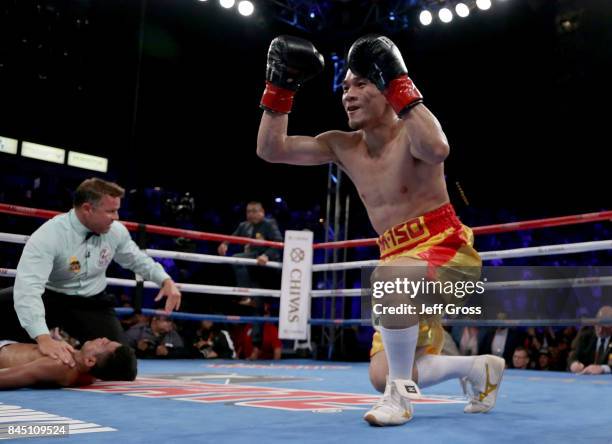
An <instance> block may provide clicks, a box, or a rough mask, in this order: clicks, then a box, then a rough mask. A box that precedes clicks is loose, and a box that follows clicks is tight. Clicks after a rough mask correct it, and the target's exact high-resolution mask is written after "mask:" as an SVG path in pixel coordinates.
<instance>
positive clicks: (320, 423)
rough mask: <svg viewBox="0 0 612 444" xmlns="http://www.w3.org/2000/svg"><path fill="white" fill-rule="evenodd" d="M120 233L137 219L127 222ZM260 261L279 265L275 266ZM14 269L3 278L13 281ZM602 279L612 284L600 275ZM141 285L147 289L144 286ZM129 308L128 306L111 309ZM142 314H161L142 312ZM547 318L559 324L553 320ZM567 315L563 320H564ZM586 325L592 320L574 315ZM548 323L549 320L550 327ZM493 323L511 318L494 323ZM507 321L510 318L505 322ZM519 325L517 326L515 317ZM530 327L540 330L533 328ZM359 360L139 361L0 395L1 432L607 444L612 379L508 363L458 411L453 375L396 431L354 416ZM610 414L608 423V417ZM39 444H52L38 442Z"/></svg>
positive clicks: (361, 386) (364, 382) (608, 244)
mask: <svg viewBox="0 0 612 444" xmlns="http://www.w3.org/2000/svg"><path fill="white" fill-rule="evenodd" d="M0 212H2V213H8V214H13V215H19V216H33V217H39V218H49V217H53V216H54V215H55V214H57V213H55V212H51V211H47V210H36V209H31V208H24V207H17V206H13V205H6V204H0ZM610 219H612V212H610V211H608V212H600V213H591V214H587V215H578V216H568V217H563V218H554V219H546V220H538V221H527V222H517V223H512V224H503V225H495V226H487V227H476V228H475V229H474V232H475V234H476V235H480V234H490V233H501V232H507V231H516V230H523V229H534V228H545V227H551V226H560V225H571V224H576V223H588V222H596V221H602V220H610ZM125 224H126V226H127V227H128V229H131V230H136V229H138V228H140V229H142V225H140V224H135V223H125ZM145 229H146V230H147V232H151V233H157V234H163V235H170V236H180V237H186V238H190V239H198V240H208V241H228V242H235V243H242V244H245V243H251V244H261V245H270V246H275V247H282V244H280V243H271V242H265V241H257V240H253V239H243V238H235V237H232V236H224V235H219V234H213V233H201V232H195V231H189V230H181V229H174V228H169V227H157V226H146V228H145ZM26 240H27V236H26V235H23V234H14V233H0V241H3V242H10V243H15V244H23V243H25V242H26ZM373 243H374V240H373V239H368V240H358V241H347V242H332V243H326V244H315V245H314V248H315V249H320V248H349V247H354V246H363V245H373ZM598 250H599V251H602V250H612V240H603V241H593V242H582V243H573V244H560V245H549V246H542V247H525V248H517V249H513V250H504V251H489V252H483V253H481V256H482V258H483V260H485V261H487V260H492V259H500V258H518V257H530V256H544V255H551V254H554V255H560V254H572V253H579V252H589V251H598ZM146 252H147V253H148V254H149V255H151V256H152V257H155V258H164V257H165V258H172V259H175V260H185V261H195V262H206V263H225V264H245V265H254V264H255V263H256V261H255V260H254V259H238V258H231V257H219V256H211V255H202V254H195V253H182V252H173V251H162V250H146ZM376 262H377V261H359V262H350V263H338V264H316V265H313V269H312V270H313V272H321V271H337V270H346V269H350V268H359V267H363V266H372V265H375V264H376ZM267 266H269V267H273V268H282V264H281V263H274V262H271V263H269V264H268V265H267ZM14 275H15V270H14V269H0V276H2V277H7V278H10V277H14ZM108 283H109V285H120V286H136V285H137V283H136V281H135V280H129V279H116V278H109V279H108ZM599 284H601V285H610V283H608V282H607V281H606V280H605V279H601V280H600V282H599ZM144 286H145V288H155V285H154V284H152V283H148V282H145V283H144ZM178 286H179V288H180V289H181V290H182V291H183V292H190V293H201V294H224V295H234V296H268V297H270V296H272V297H280V291H279V290H267V289H244V288H236V287H223V286H213V285H202V284H190V283H179V284H178ZM360 295H361V289H335V290H334V289H332V290H313V291H312V292H311V297H312V298H325V297H330V296H338V297H352V296H360ZM118 311H119V312H120V313H125V314H127V313H129V312H130V311H129V309H118ZM143 313H145V314H153V313H159V314H161V313H162V312H159V311H155V310H151V309H143ZM170 316H171V317H173V318H175V319H192V320H199V319H210V320H214V321H220V322H225V323H242V322H270V321H277V320H278V318H270V317H253V316H222V315H209V314H194V313H173V314H171V315H170ZM552 321H553V322H551V325H556V324H558V323H559V322H558V321H555V320H552ZM566 321H567V320H566ZM573 321H575V322H576V324H590V323H593V322H594V321H593V320H592V319H574V320H573ZM555 322H556V323H555ZM362 324H363V320H362V319H322V318H321V319H316V318H315V319H310V325H362ZM491 325H510V324H504V322H503V321H498V322H496V323H491ZM514 325H516V324H514ZM521 325H523V324H521ZM538 325H541V323H540V324H538ZM367 368H368V364H367V363H366V362H363V363H361V362H360V363H353V362H351V363H345V362H337V361H334V362H330V361H313V360H293V359H291V360H287V359H285V360H281V361H274V362H272V361H255V362H252V361H236V360H232V361H227V360H199V359H198V360H140V361H139V373H138V379H137V380H136V381H134V382H99V383H96V384H94V385H93V386H88V387H82V388H79V389H62V390H32V389H20V390H12V391H2V392H0V431H1V432H2V433H3V434H0V438H8V439H12V438H15V435H14V434H13V435H11V436H8V433H7V431H6V430H5V428H3V427H2V426H3V425H6V424H16V423H18V424H23V425H27V424H34V423H45V424H69V427H70V434H69V436H65V437H64V439H65V440H66V441H63V442H75V443H77V442H101V443H104V442H126V443H132V442H134V443H141V442H150V443H153V442H160V443H161V442H166V443H167V442H253V441H255V440H262V441H265V442H287V441H290V440H293V441H297V442H337V441H338V440H340V439H345V440H350V441H351V442H372V441H374V440H381V439H383V440H385V441H388V442H402V443H405V442H461V443H463V442H465V443H477V444H478V443H485V442H492V441H494V442H513V443H515V442H517V441H523V442H536V441H537V442H553V441H554V442H567V441H570V440H571V441H579V442H589V443H612V423H611V422H610V420H609V412H610V411H612V397H611V396H610V394H611V393H612V377H611V376H610V375H598V376H582V375H573V374H571V373H565V372H552V371H531V370H506V372H505V374H504V380H503V385H502V388H501V391H500V395H499V396H498V399H497V404H496V407H495V409H494V410H492V411H491V412H490V413H487V414H481V415H467V414H464V413H463V406H464V404H465V403H466V399H465V398H464V396H463V394H462V392H461V389H460V385H459V382H458V381H456V380H452V381H446V382H444V383H442V384H439V385H436V386H434V387H430V388H427V389H425V390H423V395H424V396H423V398H422V399H421V400H419V401H418V402H415V404H414V408H415V416H414V419H413V420H412V421H411V422H410V423H409V424H406V425H404V426H402V427H388V428H382V429H381V428H373V427H370V426H369V425H368V424H367V423H365V422H364V421H363V420H362V416H363V413H364V412H365V411H366V410H367V409H369V408H370V407H371V405H372V404H373V403H374V402H375V401H376V400H377V399H378V394H377V393H376V392H375V391H374V389H373V388H372V387H371V385H370V382H369V379H368V374H367ZM606 418H608V419H606ZM36 440H37V442H47V441H48V442H57V441H56V440H55V438H50V437H37V438H36Z"/></svg>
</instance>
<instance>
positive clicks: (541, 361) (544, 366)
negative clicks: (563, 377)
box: [536, 348, 551, 370]
mask: <svg viewBox="0 0 612 444" xmlns="http://www.w3.org/2000/svg"><path fill="white" fill-rule="evenodd" d="M550 361H551V356H550V351H549V350H548V349H546V348H543V349H541V350H540V352H539V353H538V362H537V365H536V370H550Z"/></svg>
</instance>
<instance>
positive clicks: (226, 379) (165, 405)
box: [0, 360, 612, 444]
mask: <svg viewBox="0 0 612 444" xmlns="http://www.w3.org/2000/svg"><path fill="white" fill-rule="evenodd" d="M611 394H612V377H611V376H610V375H600V376H579V375H572V374H569V373H558V372H542V371H529V370H506V372H505V374H504V379H503V382H502V386H501V392H500V395H499V397H498V399H497V405H496V407H495V408H494V409H493V410H492V411H491V412H489V413H486V414H465V413H463V407H464V404H465V400H464V398H463V396H462V392H461V389H460V385H459V381H458V380H451V381H447V382H445V383H443V384H440V385H437V386H434V387H430V388H427V389H425V390H424V391H423V395H424V399H423V402H419V403H416V404H415V416H414V419H413V420H412V421H410V422H408V423H407V424H405V425H403V426H399V427H385V428H378V427H371V426H369V425H368V424H367V423H366V422H364V421H363V419H362V416H363V414H364V413H365V411H366V410H367V409H368V408H369V407H370V406H371V405H372V404H373V403H374V402H375V401H376V399H378V395H377V393H376V392H375V391H374V390H373V389H372V387H371V386H370V383H369V381H368V364H367V363H339V362H333V363H330V362H321V361H309V360H283V361H277V362H275V363H270V362H264V361H258V362H256V363H252V362H245V361H241V362H237V361H217V360H214V361H203V360H169V361H162V360H150V361H143V360H141V361H139V376H138V379H137V380H136V381H134V382H121V383H107V382H100V383H98V384H96V385H94V386H90V387H86V388H82V389H61V390H56V389H49V390H40V389H38V390H33V389H21V390H13V391H3V392H0V427H1V428H2V432H3V435H2V436H1V438H5V439H6V438H8V439H11V438H13V439H14V438H15V437H16V435H15V434H13V435H11V436H8V435H7V432H6V430H7V429H6V425H7V424H22V425H27V424H33V423H46V424H51V423H57V424H60V423H68V424H69V425H70V434H69V435H68V436H64V437H62V438H61V440H60V441H58V439H57V438H56V437H37V438H31V439H34V441H33V442H40V443H46V442H49V443H57V442H63V443H66V444H68V443H81V442H88V443H89V442H91V443H114V444H116V443H118V442H121V443H143V442H146V443H175V442H181V443H183V442H214V443H243V442H244V443H251V442H255V441H260V442H266V443H268V442H279V443H286V442H299V443H302V442H307V443H315V442H316V443H323V442H338V441H340V440H342V441H349V442H357V443H361V442H363V443H371V442H379V441H381V440H382V441H383V442H398V443H400V442H401V443H429V442H431V443H440V442H453V443H471V444H478V443H488V442H496V443H498V442H502V443H506V442H507V443H517V442H538V443H547V442H570V441H571V442H588V443H612V421H610V412H611V411H612V396H610V395H611Z"/></svg>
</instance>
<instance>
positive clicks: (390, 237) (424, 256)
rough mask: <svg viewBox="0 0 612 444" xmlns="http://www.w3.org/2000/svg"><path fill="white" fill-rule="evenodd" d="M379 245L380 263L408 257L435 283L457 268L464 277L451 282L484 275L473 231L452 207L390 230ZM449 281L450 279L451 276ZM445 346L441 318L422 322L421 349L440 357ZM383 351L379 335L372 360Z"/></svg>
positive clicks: (419, 342) (432, 212)
mask: <svg viewBox="0 0 612 444" xmlns="http://www.w3.org/2000/svg"><path fill="white" fill-rule="evenodd" d="M377 243H378V246H379V248H380V259H381V261H382V262H383V263H385V264H386V265H389V264H390V263H391V262H392V261H393V260H395V259H397V258H404V257H408V258H413V259H417V260H420V261H424V262H427V264H428V273H427V274H428V276H429V277H430V278H432V279H438V278H440V277H441V275H444V270H445V269H453V268H455V267H457V268H458V269H459V270H461V272H462V273H464V274H463V275H461V274H458V273H449V275H452V276H453V277H452V278H451V279H457V278H458V277H459V276H461V278H464V279H466V280H467V279H474V278H478V276H476V275H480V269H481V267H482V261H481V259H480V256H479V255H478V253H477V252H476V250H474V247H473V244H474V235H473V233H472V230H471V229H470V228H468V227H466V226H465V225H463V224H462V223H461V221H460V220H459V218H458V217H457V215H456V214H455V210H454V209H453V206H452V205H451V204H450V203H447V204H445V205H442V206H441V207H439V208H437V209H435V210H433V211H430V212H428V213H425V214H424V215H423V216H419V217H415V218H413V219H410V220H408V221H406V222H403V223H401V224H399V225H396V226H394V227H393V228H390V229H388V230H387V231H385V232H384V233H383V235H382V236H380V237H379V238H378V240H377ZM455 270H456V268H455ZM465 273H469V274H470V276H466V275H465ZM445 278H446V279H449V277H448V276H445ZM443 346H444V330H443V328H442V324H441V323H440V318H439V317H428V318H426V319H421V320H420V321H419V339H418V342H417V348H420V349H423V350H424V352H425V353H428V354H439V353H440V351H441V350H442V347H443ZM382 350H384V347H383V343H382V338H381V336H380V333H379V332H378V331H376V332H374V337H373V338H372V348H371V349H370V357H371V356H374V355H375V354H376V353H378V352H380V351H382Z"/></svg>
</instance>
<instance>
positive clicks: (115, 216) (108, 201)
mask: <svg viewBox="0 0 612 444" xmlns="http://www.w3.org/2000/svg"><path fill="white" fill-rule="evenodd" d="M120 207H121V198H120V197H111V196H109V195H106V194H105V195H104V196H102V198H101V199H100V200H99V201H98V202H96V203H95V204H92V203H91V202H85V203H84V204H83V205H82V206H81V208H82V210H83V212H82V214H83V219H84V220H83V224H84V225H85V226H86V227H87V228H89V229H90V230H91V231H93V232H94V233H98V234H104V233H108V231H109V230H110V228H111V225H112V223H113V222H114V221H116V220H119V208H120Z"/></svg>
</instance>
